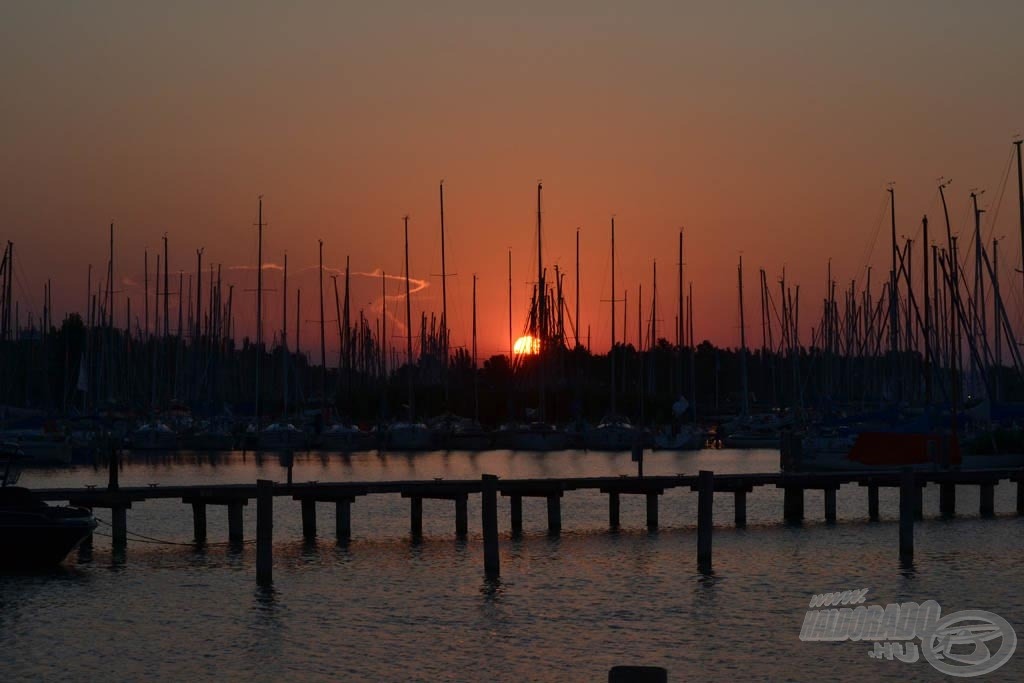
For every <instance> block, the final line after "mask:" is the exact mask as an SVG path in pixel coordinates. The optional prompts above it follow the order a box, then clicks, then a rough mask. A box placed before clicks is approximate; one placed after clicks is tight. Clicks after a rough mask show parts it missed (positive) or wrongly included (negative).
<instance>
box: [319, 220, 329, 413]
mask: <svg viewBox="0 0 1024 683" xmlns="http://www.w3.org/2000/svg"><path fill="white" fill-rule="evenodd" d="M318 242H319V244H320V268H319V272H320V278H319V281H320V411H321V414H323V413H324V412H325V411H326V409H327V336H326V334H325V332H324V241H323V240H318Z"/></svg>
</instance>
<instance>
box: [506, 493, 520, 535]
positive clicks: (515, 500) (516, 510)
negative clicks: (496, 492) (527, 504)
mask: <svg viewBox="0 0 1024 683" xmlns="http://www.w3.org/2000/svg"><path fill="white" fill-rule="evenodd" d="M509 502H510V503H511V507H512V535H513V536H520V535H522V533H523V497H522V496H517V495H512V496H509Z"/></svg>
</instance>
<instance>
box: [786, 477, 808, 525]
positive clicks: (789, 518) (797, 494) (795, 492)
mask: <svg viewBox="0 0 1024 683" xmlns="http://www.w3.org/2000/svg"><path fill="white" fill-rule="evenodd" d="M783 491H784V494H783V502H782V516H783V518H784V519H785V521H786V522H787V523H789V524H799V523H800V522H802V521H803V519H804V489H803V487H802V486H799V485H790V486H786V487H784V489H783Z"/></svg>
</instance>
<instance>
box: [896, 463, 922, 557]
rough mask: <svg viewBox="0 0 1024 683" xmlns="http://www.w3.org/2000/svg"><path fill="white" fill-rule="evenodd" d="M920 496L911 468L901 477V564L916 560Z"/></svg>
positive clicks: (904, 471) (905, 470)
mask: <svg viewBox="0 0 1024 683" xmlns="http://www.w3.org/2000/svg"><path fill="white" fill-rule="evenodd" d="M917 495H918V489H917V483H916V482H915V481H914V471H913V470H912V469H910V468H909V467H908V468H906V469H904V470H903V473H902V474H901V475H900V562H903V563H905V564H906V563H910V562H912V561H913V559H914V517H915V514H914V512H915V508H916V506H917V504H916V501H915V498H916V497H917Z"/></svg>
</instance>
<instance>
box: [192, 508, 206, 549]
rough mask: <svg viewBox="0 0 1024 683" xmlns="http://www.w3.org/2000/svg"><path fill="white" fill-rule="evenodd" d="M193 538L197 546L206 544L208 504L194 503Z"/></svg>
mask: <svg viewBox="0 0 1024 683" xmlns="http://www.w3.org/2000/svg"><path fill="white" fill-rule="evenodd" d="M192 536H193V538H194V539H195V542H196V543H197V544H199V545H202V544H203V543H206V503H199V502H196V501H193V502H192Z"/></svg>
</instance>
